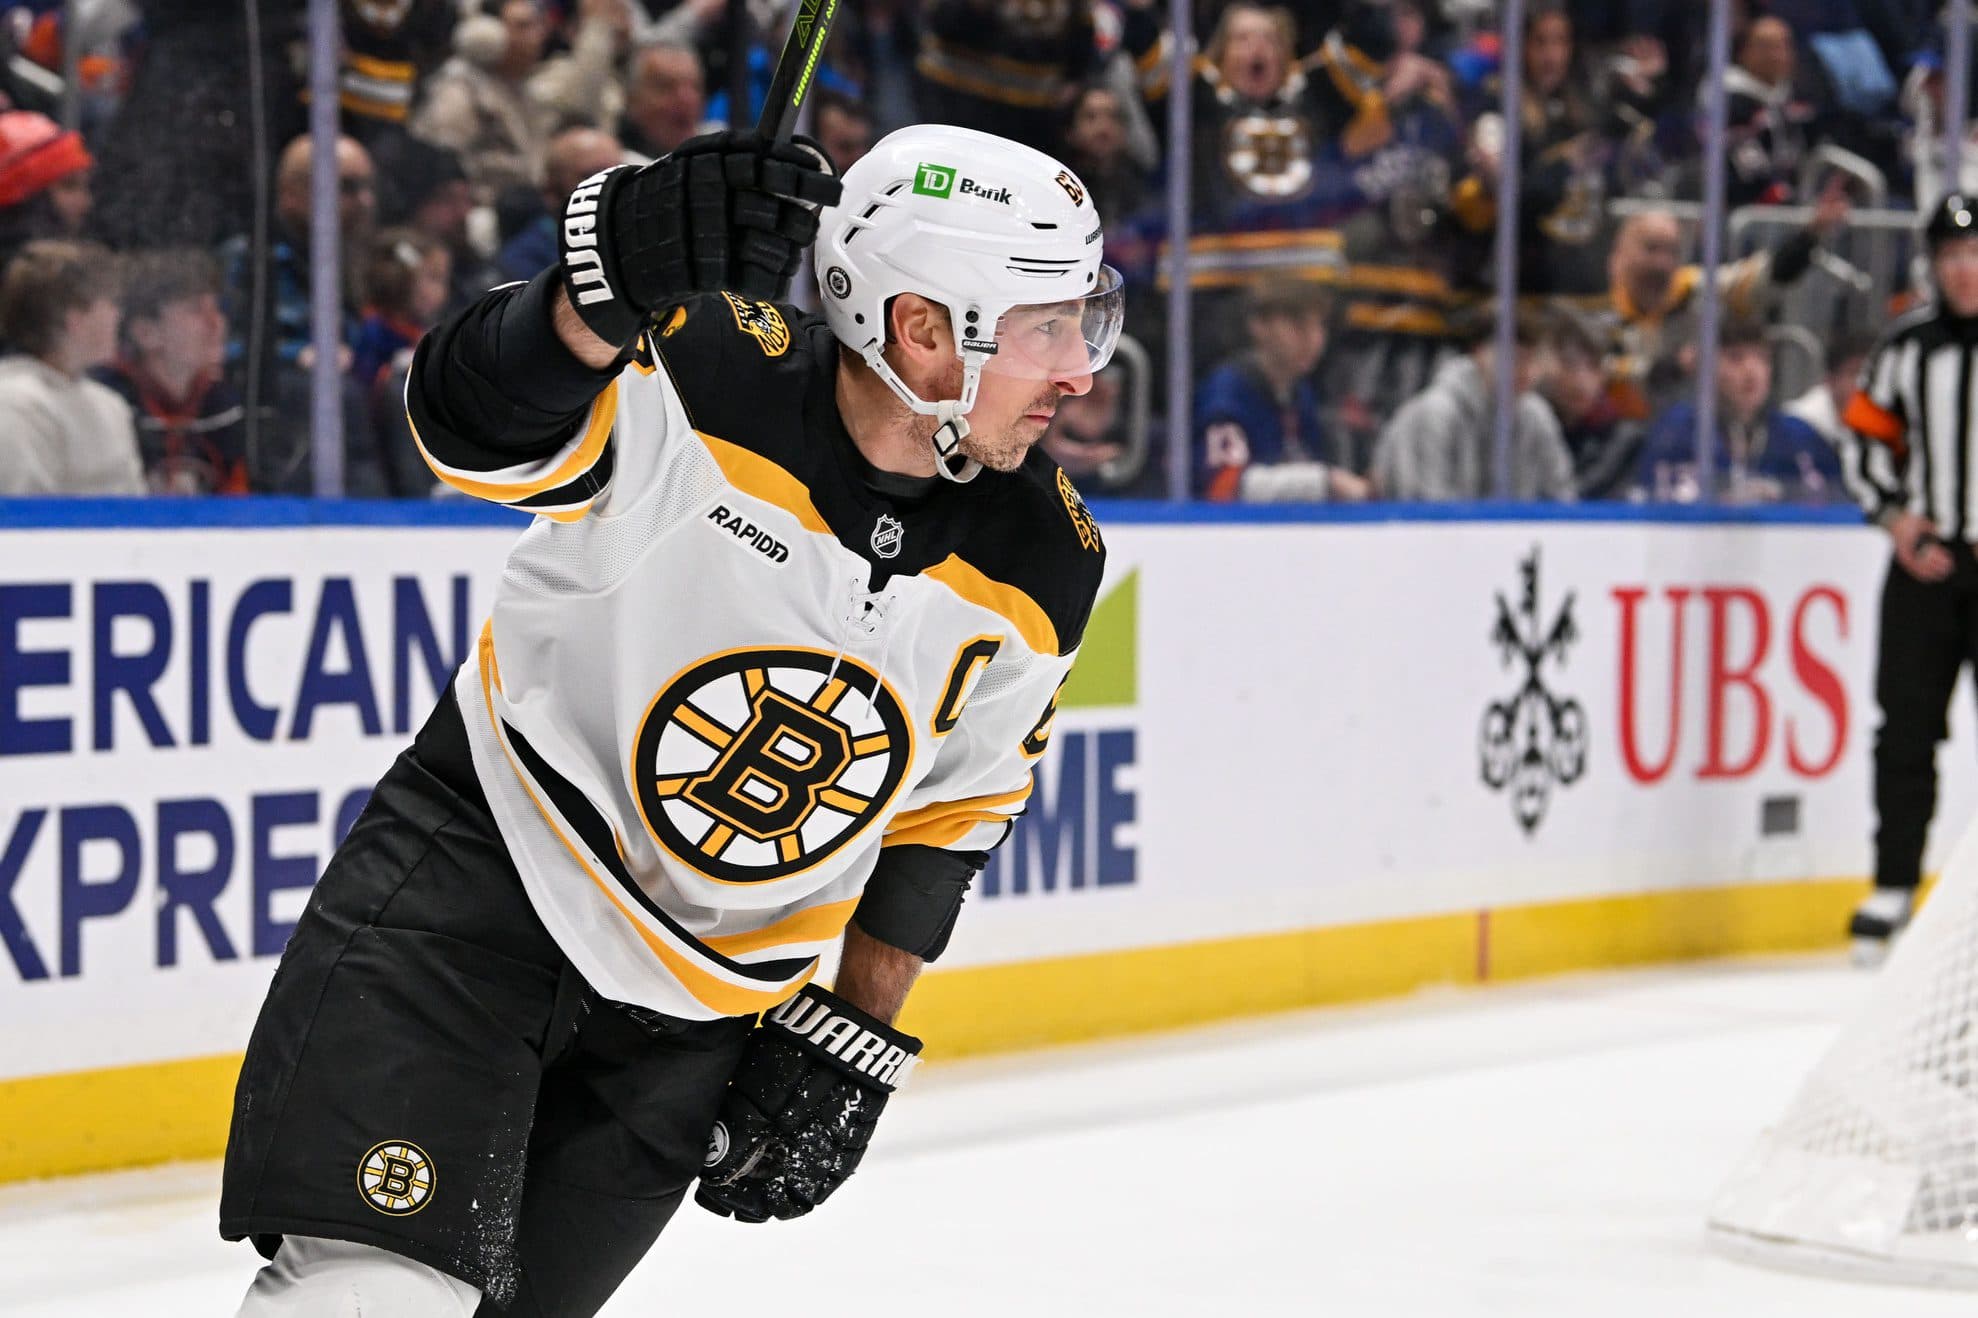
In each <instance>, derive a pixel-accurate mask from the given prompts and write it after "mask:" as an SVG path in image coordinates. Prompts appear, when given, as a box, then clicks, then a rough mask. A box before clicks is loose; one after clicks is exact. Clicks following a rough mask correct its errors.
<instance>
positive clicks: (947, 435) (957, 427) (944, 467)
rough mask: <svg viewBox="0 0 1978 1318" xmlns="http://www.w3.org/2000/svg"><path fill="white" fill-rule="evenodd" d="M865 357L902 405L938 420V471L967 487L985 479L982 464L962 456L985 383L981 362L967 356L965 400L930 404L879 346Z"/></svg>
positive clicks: (964, 363) (964, 360)
mask: <svg viewBox="0 0 1978 1318" xmlns="http://www.w3.org/2000/svg"><path fill="white" fill-rule="evenodd" d="M862 355H863V356H864V358H865V364H866V365H867V366H869V367H871V368H872V373H873V374H874V375H877V376H878V377H879V378H880V379H882V380H884V381H885V382H886V385H887V387H888V388H890V389H891V390H892V391H893V392H894V394H896V395H897V396H898V397H899V399H900V401H901V402H903V403H905V404H906V405H907V406H908V407H910V408H912V409H913V410H914V411H915V412H917V413H919V414H920V415H921V416H931V417H935V418H937V420H938V424H937V425H936V426H935V427H934V435H933V440H934V470H935V471H937V472H939V473H940V474H941V475H942V476H943V477H944V478H945V479H947V480H951V481H953V482H954V483H955V484H957V485H966V484H968V483H969V482H970V481H972V480H974V479H975V478H976V477H977V476H979V475H981V474H982V464H981V463H979V462H977V461H976V460H975V459H974V458H971V457H969V456H968V455H967V454H965V453H963V452H962V441H963V440H965V439H967V438H968V436H969V428H968V413H969V410H970V409H971V408H973V407H974V406H975V390H976V387H977V385H979V384H980V383H981V381H982V365H981V362H980V361H979V360H971V358H970V355H969V354H966V353H965V354H963V356H962V396H961V397H960V398H947V399H942V400H939V401H937V402H932V403H930V402H928V401H927V400H926V399H925V398H922V397H921V396H920V395H919V394H917V393H915V392H914V391H913V390H912V389H910V388H908V387H907V382H906V381H905V380H902V379H901V378H900V377H899V375H898V373H896V372H895V371H894V370H893V364H892V363H891V362H889V361H887V360H886V358H885V355H884V354H883V353H882V352H881V349H880V345H879V344H877V343H873V344H869V345H868V346H867V347H866V349H865V351H864V352H863V354H862Z"/></svg>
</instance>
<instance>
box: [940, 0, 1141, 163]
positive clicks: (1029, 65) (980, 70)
mask: <svg viewBox="0 0 1978 1318" xmlns="http://www.w3.org/2000/svg"><path fill="white" fill-rule="evenodd" d="M1121 18H1122V20H1123V30H1122V32H1121V37H1120V52H1119V53H1120V57H1122V58H1124V59H1127V60H1128V61H1130V62H1131V63H1132V64H1133V65H1134V66H1135V69H1136V71H1137V73H1138V75H1139V80H1140V85H1141V87H1142V89H1143V91H1152V90H1154V89H1158V88H1164V87H1165V86H1166V79H1167V69H1166V67H1165V63H1164V61H1165V59H1166V50H1167V45H1166V38H1165V34H1164V32H1163V30H1162V27H1161V21H1160V17H1159V16H1158V13H1157V11H1156V9H1155V5H1154V0H1124V3H1123V5H1122V7H1121ZM1102 62H1103V56H1102V53H1101V51H1100V48H1099V41H1098V36H1097V34H1096V32H1095V30H1094V27H1093V18H1092V6H1091V5H1090V4H1089V3H1086V2H1085V0H927V3H926V4H924V5H923V6H922V7H921V13H920V51H919V54H918V55H917V56H916V58H915V60H914V74H915V79H916V82H915V90H914V96H915V100H916V101H917V102H918V104H919V107H920V113H921V117H922V118H923V119H924V120H925V121H927V122H930V123H945V124H958V125H960V126H961V127H964V128H975V129H979V130H981V131H982V132H985V133H995V134H998V135H1000V136H1003V137H1008V138H1012V139H1014V140H1016V141H1019V142H1050V141H1053V140H1055V137H1056V133H1057V128H1058V120H1059V117H1060V116H1061V115H1062V114H1063V112H1064V109H1065V107H1066V105H1067V104H1069V102H1070V101H1071V99H1072V97H1073V96H1074V95H1076V91H1077V88H1078V87H1079V86H1080V85H1081V84H1082V83H1084V82H1086V81H1087V80H1089V79H1091V78H1092V77H1094V76H1095V75H1096V74H1097V73H1098V71H1099V69H1100V66H1101V64H1102Z"/></svg>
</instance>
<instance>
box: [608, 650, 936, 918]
mask: <svg viewBox="0 0 1978 1318" xmlns="http://www.w3.org/2000/svg"><path fill="white" fill-rule="evenodd" d="M834 668H835V671H834ZM912 757H913V733H912V731H911V726H910V724H909V722H908V720H907V717H906V713H905V711H904V710H902V709H901V707H900V702H899V698H898V697H897V696H895V695H894V694H893V691H892V689H891V688H890V687H888V686H887V685H886V684H885V682H883V681H881V680H880V679H879V677H878V675H877V674H875V673H874V672H873V671H872V670H871V669H869V668H867V667H865V666H864V665H863V664H861V663H859V662H858V661H857V660H856V659H853V658H851V657H850V656H843V657H836V658H835V664H834V656H833V655H831V654H828V653H825V652H823V651H818V650H798V649H786V648H777V649H760V650H754V649H752V650H734V651H729V652H728V653H726V654H719V655H715V656H714V657H712V658H709V659H704V660H702V661H701V662H700V663H697V664H695V665H693V666H692V667H691V668H688V669H687V670H686V671H685V672H683V673H681V674H680V675H679V676H678V677H675V678H674V679H673V680H672V681H671V682H670V683H668V684H667V686H666V689H665V690H663V691H661V692H660V693H659V696H658V697H657V698H656V699H655V700H654V701H653V702H652V705H651V707H650V708H649V709H648V710H647V711H646V717H645V721H644V722H643V723H642V724H641V725H640V726H639V735H638V741H637V743H636V746H635V748H634V750H633V760H632V781H633V784H634V786H635V788H636V791H637V797H638V803H639V813H640V814H641V815H642V816H643V817H644V819H645V822H646V827H647V829H649V830H650V831H651V833H652V835H653V838H654V840H655V841H657V842H658V843H659V844H660V846H662V847H663V848H665V849H666V851H667V853H668V854H670V855H671V856H672V857H673V858H674V859H676V860H678V861H680V862H681V863H682V864H684V865H686V866H688V867H689V868H691V869H693V870H695V871H697V872H699V873H701V874H704V875H706V876H708V877H709V878H712V879H717V880H719V881H721V882H723V883H767V882H770V881H772V880H775V879H781V878H785V877H787V876H789V875H791V874H796V873H799V872H800V871H803V870H806V869H809V868H810V867H811V866H813V865H815V864H817V863H818V862H819V861H821V860H823V859H824V858H825V857H826V856H829V855H830V854H831V853H832V852H834V851H836V850H838V848H840V847H842V846H844V845H845V844H846V843H847V842H849V841H851V840H852V839H853V838H854V837H856V836H857V835H858V834H859V833H860V831H862V830H863V829H864V827H865V826H866V825H867V824H868V823H870V822H871V821H872V820H873V819H874V818H875V817H876V816H877V815H878V814H879V813H880V812H881V811H882V810H884V809H885V808H886V806H887V804H888V803H889V802H891V800H892V799H893V796H894V794H895V793H897V792H898V791H899V788H900V783H901V780H902V779H903V778H904V777H905V776H906V771H907V763H908V761H909V760H911V759H912Z"/></svg>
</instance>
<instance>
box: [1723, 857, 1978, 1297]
mask: <svg viewBox="0 0 1978 1318" xmlns="http://www.w3.org/2000/svg"><path fill="white" fill-rule="evenodd" d="M1710 1225H1711V1228H1712V1234H1713V1236H1714V1237H1716V1238H1718V1243H1720V1244H1722V1245H1725V1246H1726V1247H1728V1248H1731V1249H1733V1250H1735V1251H1736V1252H1739V1253H1744V1254H1754V1255H1757V1256H1758V1257H1760V1258H1761V1259H1764V1258H1765V1257H1766V1255H1767V1253H1768V1251H1776V1252H1778V1253H1779V1254H1780V1255H1781V1257H1777V1258H1773V1259H1770V1260H1769V1261H1776V1262H1781V1263H1787V1264H1796V1265H1811V1266H1821V1265H1822V1264H1825V1265H1828V1266H1832V1267H1835V1268H1839V1269H1841V1270H1844V1271H1848V1272H1851V1273H1857V1274H1865V1275H1870V1276H1875V1275H1881V1276H1887V1277H1889V1278H1891V1279H1895V1280H1908V1281H1918V1282H1927V1283H1933V1284H1941V1285H1960V1286H1973V1287H1978V828H1974V829H1972V830H1971V831H1968V832H1967V833H1966V834H1965V836H1964V838H1963V840H1962V841H1961V842H1960V844H1959V845H1958V848H1957V850H1956V853H1955V855H1954V856H1953V857H1952V860H1951V864H1950V865H1949V867H1947V868H1946V870H1945V872H1944V877H1943V879H1942V881H1941V882H1940V883H1939V885H1938V889H1937V892H1936V894H1935V895H1934V896H1933V897H1932V898H1931V900H1929V901H1928V902H1926V903H1925V904H1924V906H1923V908H1922V910H1921V911H1920V913H1919V914H1918V915H1917V917H1916V920H1915V922H1914V923H1913V924H1912V925H1911V927H1910V929H1909V930H1908V932H1907V933H1906V934H1904V935H1903V936H1902V937H1901V938H1900V939H1899V940H1898V941H1897V943H1896V947H1895V951H1894V952H1893V954H1892V955H1891V956H1890V958H1889V961H1888V963H1887V964H1886V965H1885V966H1884V967H1883V969H1882V971H1881V973H1880V975H1879V977H1878V979H1877V982H1876V984H1875V987H1874V991H1873V992H1872V993H1871V995H1870V999H1869V1002H1868V1004H1867V1005H1866V1007H1865V1008H1864V1009H1863V1010H1862V1011H1861V1013H1860V1015H1858V1016H1857V1017H1856V1018H1855V1019H1854V1020H1852V1021H1851V1022H1849V1024H1848V1025H1847V1027H1846V1028H1845V1029H1844V1030H1843V1031H1842V1033H1841V1035H1840V1037H1839V1038H1837V1039H1836V1040H1835V1042H1834V1044H1833V1046H1832V1047H1831V1048H1830V1049H1829V1050H1828V1052H1827V1054H1826V1055H1825V1056H1824V1057H1823V1058H1822V1059H1821V1060H1820V1063H1819V1064H1818V1065H1817V1066H1816V1067H1815V1068H1814V1069H1813V1072H1812V1073H1811V1074H1810V1075H1809V1076H1808V1077H1807V1079H1806V1082H1805V1083H1804V1084H1803V1085H1802V1086H1801V1088H1800V1090H1799V1093H1798V1094H1797V1095H1796V1096H1795V1098H1794V1099H1793V1101H1792V1104H1791V1105H1790V1106H1789V1107H1788V1108H1787V1110H1786V1112H1785V1114H1784V1115H1783V1116H1782V1117H1781V1118H1780V1119H1779V1121H1778V1123H1777V1124H1776V1125H1775V1126H1773V1127H1772V1128H1771V1129H1770V1130H1768V1131H1766V1132H1765V1134H1764V1135H1763V1136H1761V1137H1760V1139H1759V1141H1758V1143H1757V1145H1756V1147H1754V1148H1753V1150H1752V1151H1751V1153H1750V1155H1749V1156H1748V1157H1747V1158H1746V1159H1745V1162H1744V1163H1743V1164H1742V1165H1741V1166H1740V1167H1739V1169H1738V1170H1737V1172H1736V1173H1735V1174H1734V1175H1733V1176H1732V1178H1731V1179H1730V1181H1729V1183H1728V1184H1726V1186H1725V1187H1724V1189H1723V1191H1722V1192H1721V1193H1720V1194H1719V1196H1718V1199H1717V1201H1716V1203H1715V1204H1714V1205H1713V1206H1712V1210H1711V1221H1710ZM1786 1255H1793V1256H1792V1257H1786Z"/></svg>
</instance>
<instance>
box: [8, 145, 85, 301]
mask: <svg viewBox="0 0 1978 1318" xmlns="http://www.w3.org/2000/svg"><path fill="white" fill-rule="evenodd" d="M95 165H96V162H95V160H94V159H92V158H91V156H90V154H89V148H88V147H86V146H84V145H83V140H82V137H81V136H80V135H79V134H77V133H71V132H65V131H63V129H62V127H61V126H60V125H59V124H57V123H56V122H55V121H54V120H53V119H50V118H49V117H48V116H47V115H43V114H35V113H34V112H33V111H31V110H8V111H6V112H4V113H0V264H4V263H5V262H6V260H7V258H8V257H10V256H12V255H13V254H14V252H15V251H16V250H17V249H18V248H19V247H20V246H21V244H23V243H27V242H32V241H34V240H35V239H37V238H78V237H81V236H82V232H83V229H84V227H85V226H86V225H87V224H88V222H89V213H90V210H91V209H92V208H93V206H94V204H95V194H94V193H93V192H92V191H91V187H90V176H91V174H92V173H93V171H94V169H95Z"/></svg>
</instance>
